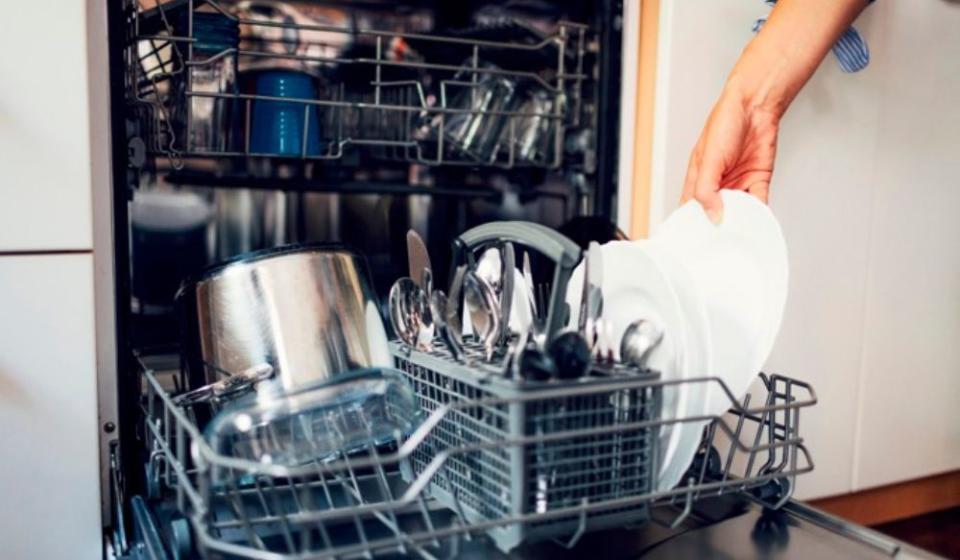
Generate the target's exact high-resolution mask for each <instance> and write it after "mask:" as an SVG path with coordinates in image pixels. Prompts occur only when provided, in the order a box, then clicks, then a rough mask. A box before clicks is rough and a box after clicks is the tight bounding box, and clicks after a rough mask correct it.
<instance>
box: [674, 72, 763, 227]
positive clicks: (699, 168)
mask: <svg viewBox="0 0 960 560" xmlns="http://www.w3.org/2000/svg"><path fill="white" fill-rule="evenodd" d="M779 126H780V115H779V114H778V113H777V112H776V111H773V110H771V109H769V108H767V107H763V106H760V105H757V104H754V103H752V102H751V100H750V99H749V98H747V97H746V96H744V95H742V94H741V93H740V92H739V91H738V88H737V87H727V88H725V89H724V92H723V94H722V95H721V96H720V99H719V100H718V101H717V104H716V105H714V107H713V110H712V111H711V112H710V116H709V117H708V118H707V122H706V124H705V125H704V127H703V131H702V132H701V133H700V138H699V139H698V140H697V143H696V145H695V146H694V148H693V152H692V153H691V154H690V163H689V164H688V166H687V176H686V179H685V180H684V184H683V196H682V199H681V202H686V201H687V200H690V199H691V198H695V199H696V200H698V201H699V202H700V204H702V205H703V207H704V209H705V210H706V212H707V215H708V216H709V217H710V219H711V220H712V221H713V222H715V223H716V222H719V221H720V220H721V218H722V212H723V205H722V202H721V199H720V189H738V190H743V191H747V192H748V193H750V194H752V195H754V196H756V197H757V198H759V199H760V200H762V201H763V202H767V195H768V193H769V190H770V178H771V177H772V175H773V162H774V158H775V156H776V153H777V131H778V130H779Z"/></svg>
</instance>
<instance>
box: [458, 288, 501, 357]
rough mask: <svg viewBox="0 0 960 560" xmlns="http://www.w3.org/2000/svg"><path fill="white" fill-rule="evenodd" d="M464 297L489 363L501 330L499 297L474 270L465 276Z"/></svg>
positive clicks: (475, 333) (471, 320)
mask: <svg viewBox="0 0 960 560" xmlns="http://www.w3.org/2000/svg"><path fill="white" fill-rule="evenodd" d="M463 295H464V297H463V301H464V303H465V304H466V308H467V311H468V312H469V314H470V322H471V323H472V324H473V331H474V335H475V336H476V337H477V338H478V339H479V340H480V343H481V344H483V347H484V350H485V355H486V360H487V361H488V362H489V361H490V360H492V359H493V353H494V349H495V348H496V345H497V340H498V339H499V337H500V329H501V326H500V324H501V320H502V318H501V317H500V306H499V304H498V302H497V296H496V294H495V293H494V291H493V288H492V287H491V286H490V284H488V283H487V282H486V281H484V280H483V279H482V278H480V276H478V275H477V273H476V272H474V271H472V270H471V271H468V272H467V273H466V275H465V276H464V279H463Z"/></svg>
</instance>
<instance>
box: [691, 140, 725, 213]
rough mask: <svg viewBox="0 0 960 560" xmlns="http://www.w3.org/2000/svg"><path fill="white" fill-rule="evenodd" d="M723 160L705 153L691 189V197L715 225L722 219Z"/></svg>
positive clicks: (710, 153) (712, 154) (713, 154)
mask: <svg viewBox="0 0 960 560" xmlns="http://www.w3.org/2000/svg"><path fill="white" fill-rule="evenodd" d="M723 170H724V163H723V159H722V158H721V157H720V156H719V155H717V154H715V153H713V152H712V151H709V150H707V151H705V152H704V154H703V158H701V160H700V171H699V173H697V178H696V181H695V183H694V187H693V196H694V198H696V199H697V200H698V201H700V204H701V205H703V209H704V210H705V211H706V212H707V216H708V217H709V218H710V221H712V222H713V223H715V224H719V223H720V221H721V220H722V219H723V201H722V200H721V199H720V179H721V178H722V177H723Z"/></svg>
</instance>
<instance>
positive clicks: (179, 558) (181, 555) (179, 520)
mask: <svg viewBox="0 0 960 560" xmlns="http://www.w3.org/2000/svg"><path fill="white" fill-rule="evenodd" d="M170 536H171V537H172V542H171V543H170V544H171V546H170V548H171V549H172V550H171V553H172V557H173V559H174V560H186V559H187V558H192V557H193V533H192V532H191V530H190V522H189V521H187V518H185V517H176V518H174V519H171V520H170Z"/></svg>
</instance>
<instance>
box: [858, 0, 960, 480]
mask: <svg viewBox="0 0 960 560" xmlns="http://www.w3.org/2000/svg"><path fill="white" fill-rule="evenodd" d="M884 4H885V6H884V9H885V10H887V11H888V12H889V14H888V15H889V26H888V28H887V29H886V31H885V34H884V44H883V46H882V49H883V50H882V51H880V52H878V53H877V54H876V55H875V56H877V57H883V58H884V60H885V64H886V71H885V73H884V80H885V81H884V84H883V90H882V91H883V111H882V112H881V114H880V120H879V130H878V146H877V151H876V156H875V157H874V158H873V163H874V165H875V168H876V172H875V175H874V177H875V180H874V185H873V190H874V192H875V195H874V203H873V205H874V211H873V219H872V223H871V228H870V229H871V237H870V256H869V265H868V270H869V276H868V282H867V285H866V297H865V301H866V309H865V313H866V314H865V317H864V325H865V329H864V353H863V373H862V385H861V395H860V399H861V416H860V422H859V433H858V436H859V437H858V443H859V453H858V458H857V469H856V473H855V476H856V478H855V483H856V486H857V487H858V488H867V487H871V486H877V485H881V484H887V483H890V482H895V481H900V480H905V479H910V478H917V477H921V476H927V475H930V474H935V473H939V472H944V471H948V470H954V469H960V344H958V341H960V219H958V218H957V212H958V209H960V189H958V188H957V186H958V184H957V183H958V178H960V159H958V157H957V155H958V154H960V108H958V105H957V99H960V58H958V57H956V56H942V53H956V52H958V51H960V34H958V33H957V29H960V5H958V4H956V3H951V2H921V3H917V4H916V5H914V4H911V5H909V6H907V5H905V4H904V3H899V4H898V3H895V2H889V3H884ZM877 7H880V5H879V4H878V5H877Z"/></svg>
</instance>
